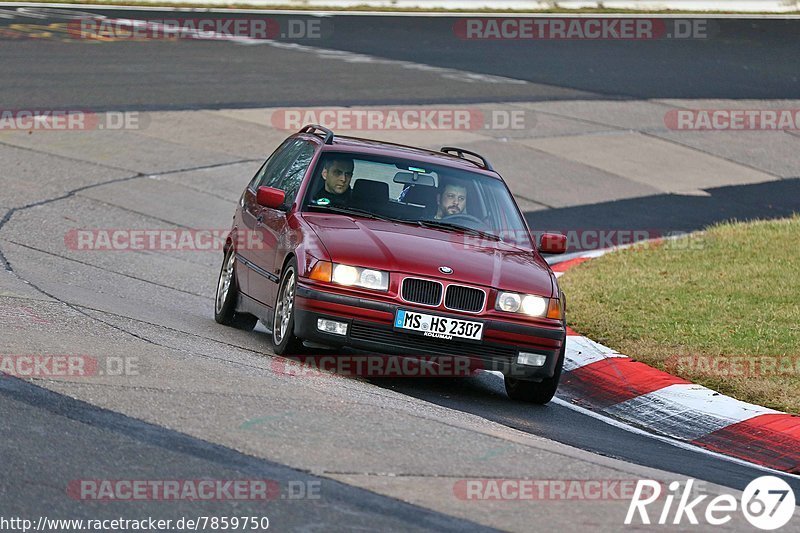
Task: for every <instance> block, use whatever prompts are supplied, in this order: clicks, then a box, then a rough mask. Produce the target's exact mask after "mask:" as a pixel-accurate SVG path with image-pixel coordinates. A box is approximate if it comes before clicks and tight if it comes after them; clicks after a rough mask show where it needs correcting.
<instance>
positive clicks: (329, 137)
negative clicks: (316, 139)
mask: <svg viewBox="0 0 800 533" xmlns="http://www.w3.org/2000/svg"><path fill="white" fill-rule="evenodd" d="M317 130H319V131H321V132H323V133H324V134H325V144H333V132H332V131H331V130H329V129H328V128H325V127H323V126H320V125H319V124H307V125H305V126H303V127H302V128H300V131H299V132H298V133H313V134H314V135H319V134H318V133H317Z"/></svg>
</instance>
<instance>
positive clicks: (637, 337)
mask: <svg viewBox="0 0 800 533" xmlns="http://www.w3.org/2000/svg"><path fill="white" fill-rule="evenodd" d="M560 284H561V286H562V288H563V290H564V292H565V293H566V295H567V304H568V320H569V324H570V326H571V327H572V328H574V329H575V330H576V331H578V332H580V333H581V334H582V335H586V336H587V337H590V338H592V339H594V340H596V341H598V342H600V343H602V344H605V345H606V346H610V347H612V348H614V349H616V350H619V351H620V352H621V353H623V354H626V355H628V356H631V357H633V358H635V359H637V360H639V361H642V362H644V363H647V364H649V365H651V366H654V367H656V368H660V369H662V370H666V371H667V372H670V373H672V374H675V375H679V376H681V377H683V378H685V379H688V380H690V381H692V382H695V383H700V384H702V385H705V386H707V387H710V388H712V389H715V390H717V391H719V392H722V393H724V394H728V395H730V396H734V397H735V398H738V399H740V400H744V401H747V402H751V403H756V404H759V405H764V406H767V407H772V408H774V409H779V410H782V411H787V412H790V413H800V215H797V214H795V216H793V217H791V218H788V219H783V220H771V221H757V222H748V223H724V224H719V225H716V226H713V227H710V228H708V229H707V230H706V231H704V232H700V233H697V234H693V235H690V236H688V237H684V238H682V239H679V240H676V241H665V242H661V243H654V244H645V245H640V246H635V247H633V248H629V249H625V250H620V251H618V252H614V253H611V254H607V255H605V256H603V257H600V258H598V259H593V260H591V261H587V262H586V263H583V264H581V265H578V266H576V267H575V268H573V269H571V270H569V271H568V272H567V273H566V274H565V275H564V276H562V278H561V280H560Z"/></svg>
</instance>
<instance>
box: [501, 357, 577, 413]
mask: <svg viewBox="0 0 800 533" xmlns="http://www.w3.org/2000/svg"><path fill="white" fill-rule="evenodd" d="M565 349H566V342H565V343H564V345H563V346H562V348H561V353H560V354H559V357H558V362H557V363H556V371H555V373H554V374H553V377H551V378H546V379H543V380H542V381H525V380H521V379H517V378H512V377H510V376H505V384H506V393H507V394H508V397H509V398H511V399H512V400H515V401H518V402H527V403H535V404H539V405H544V404H546V403H547V402H549V401H550V400H552V399H553V396H555V394H556V390H557V389H558V382H559V380H560V379H561V369H562V368H564V351H565Z"/></svg>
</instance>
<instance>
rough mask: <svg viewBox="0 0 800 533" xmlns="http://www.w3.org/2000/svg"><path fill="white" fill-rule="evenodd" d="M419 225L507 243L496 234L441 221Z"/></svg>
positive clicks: (421, 222)
mask: <svg viewBox="0 0 800 533" xmlns="http://www.w3.org/2000/svg"><path fill="white" fill-rule="evenodd" d="M417 224H419V225H420V226H425V227H429V228H437V229H450V230H453V229H454V230H456V231H463V232H464V233H469V234H470V235H477V236H479V237H485V238H487V239H490V240H493V241H500V242H505V241H503V239H501V238H500V237H498V236H497V235H495V234H494V233H489V232H488V231H482V230H479V229H475V228H468V227H466V226H460V225H458V224H451V223H450V222H442V221H441V220H418V221H417Z"/></svg>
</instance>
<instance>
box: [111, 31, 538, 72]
mask: <svg viewBox="0 0 800 533" xmlns="http://www.w3.org/2000/svg"><path fill="white" fill-rule="evenodd" d="M106 21H108V22H109V23H110V24H117V25H120V24H121V25H128V26H131V27H149V28H152V29H157V30H159V31H161V32H163V33H173V34H174V33H180V34H183V35H188V36H191V38H193V39H200V40H211V41H227V42H231V43H234V44H238V45H243V46H271V47H273V48H279V49H281V50H290V51H293V52H301V53H308V54H313V55H315V56H317V57H319V58H321V59H328V60H335V61H343V62H345V63H360V64H372V65H391V66H396V67H400V68H404V69H407V70H417V71H421V72H428V73H431V74H436V75H439V76H441V77H442V78H445V79H448V80H455V81H460V82H464V83H488V84H493V85H497V84H509V85H528V84H529V83H530V82H528V81H525V80H517V79H514V78H506V77H503V76H492V75H489V74H478V73H475V72H467V71H464V70H457V69H452V68H445V67H435V66H432V65H425V64H422V63H414V62H412V61H400V60H396V59H384V58H380V57H376V56H371V55H367V54H358V53H355V52H347V51H344V50H332V49H328V48H317V47H314V46H307V45H302V44H297V43H289V42H283V41H275V40H272V39H254V38H251V37H241V36H237V35H225V34H221V33H217V32H213V31H200V30H196V29H194V30H193V29H182V28H181V29H175V28H173V27H170V26H168V25H166V24H160V23H155V22H149V21H144V20H136V19H106Z"/></svg>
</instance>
